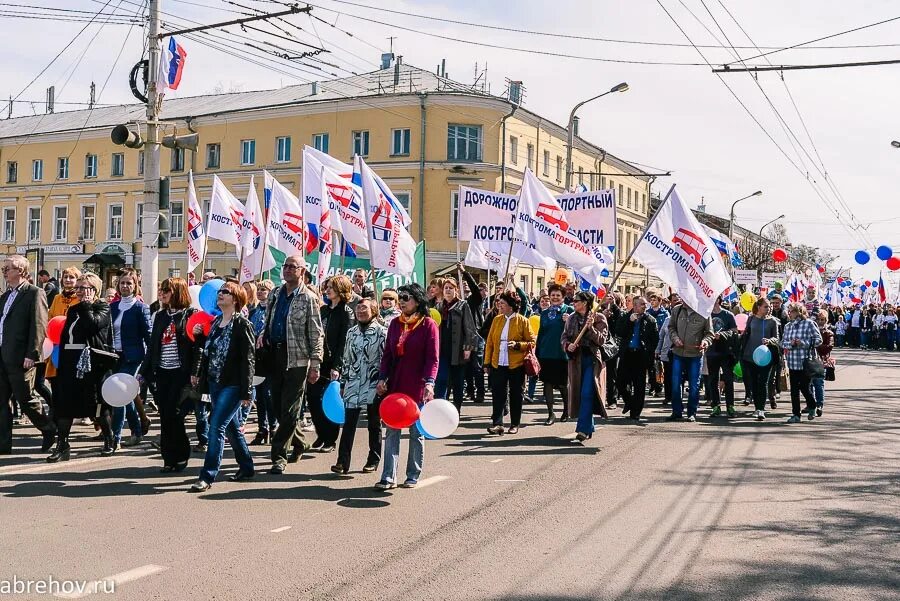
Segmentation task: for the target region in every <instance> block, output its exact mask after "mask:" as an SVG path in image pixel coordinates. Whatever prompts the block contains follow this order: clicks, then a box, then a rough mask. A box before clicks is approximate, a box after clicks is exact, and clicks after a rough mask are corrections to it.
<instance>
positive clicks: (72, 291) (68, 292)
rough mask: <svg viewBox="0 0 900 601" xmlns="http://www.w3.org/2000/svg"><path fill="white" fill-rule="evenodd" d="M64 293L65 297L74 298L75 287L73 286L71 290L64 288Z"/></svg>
mask: <svg viewBox="0 0 900 601" xmlns="http://www.w3.org/2000/svg"><path fill="white" fill-rule="evenodd" d="M62 295H63V298H72V297H73V296H75V289H74V288H72V289H71V290H67V289H65V288H64V289H63V291H62Z"/></svg>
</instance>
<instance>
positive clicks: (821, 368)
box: [803, 348, 825, 380]
mask: <svg viewBox="0 0 900 601" xmlns="http://www.w3.org/2000/svg"><path fill="white" fill-rule="evenodd" d="M810 351H811V352H810V353H809V355H808V356H807V357H806V359H804V360H803V372H804V374H806V377H807V378H809V379H810V380H812V379H814V378H824V377H825V364H824V363H822V360H821V359H819V354H818V353H816V349H815V348H811V349H810Z"/></svg>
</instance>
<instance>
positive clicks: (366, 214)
mask: <svg viewBox="0 0 900 601" xmlns="http://www.w3.org/2000/svg"><path fill="white" fill-rule="evenodd" d="M357 156H358V155H354V156H353V172H354V173H356V160H357ZM368 167H369V166H368V165H366V168H368ZM362 170H363V160H362V159H361V158H360V159H359V174H360V178H362ZM361 184H362V181H360V188H361V189H362V204H363V218H364V219H365V220H366V236H367V237H368V240H369V271H370V272H371V275H372V290H373V291H374V292H375V298H376V299H378V280H377V279H376V278H375V265H373V264H372V248H373V246H374V245H373V244H372V242H373V241H374V239H375V236H373V235H372V219H371V217H369V199H368V198H366V188H365V186H362V185H361ZM341 251H342V252H343V249H341ZM376 302H377V301H376ZM379 306H380V303H379Z"/></svg>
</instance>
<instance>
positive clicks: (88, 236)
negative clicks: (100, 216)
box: [81, 205, 97, 240]
mask: <svg viewBox="0 0 900 601" xmlns="http://www.w3.org/2000/svg"><path fill="white" fill-rule="evenodd" d="M96 210H97V208H96V207H95V206H94V205H81V239H82V240H93V239H94V223H95V219H94V215H95V213H96Z"/></svg>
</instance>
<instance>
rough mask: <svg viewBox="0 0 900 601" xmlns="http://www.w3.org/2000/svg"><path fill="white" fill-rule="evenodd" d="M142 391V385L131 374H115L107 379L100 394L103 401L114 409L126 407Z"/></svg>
mask: <svg viewBox="0 0 900 601" xmlns="http://www.w3.org/2000/svg"><path fill="white" fill-rule="evenodd" d="M140 391H141V385H140V384H138V381H137V379H136V378H135V377H134V376H132V375H131V374H113V375H111V376H110V377H108V378H106V381H105V382H103V386H102V387H101V389H100V393H101V394H102V395H103V400H104V401H106V403H107V404H108V405H111V406H113V407H124V406H125V405H127V404H128V403H130V402H131V401H133V400H134V397H136V396H137V395H138V393H139V392H140Z"/></svg>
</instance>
